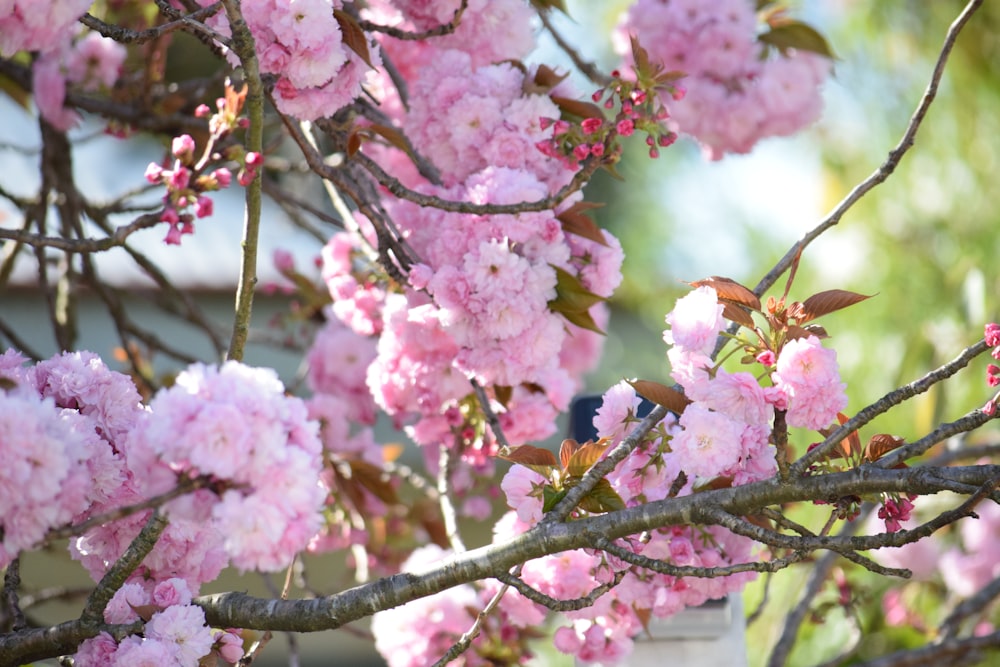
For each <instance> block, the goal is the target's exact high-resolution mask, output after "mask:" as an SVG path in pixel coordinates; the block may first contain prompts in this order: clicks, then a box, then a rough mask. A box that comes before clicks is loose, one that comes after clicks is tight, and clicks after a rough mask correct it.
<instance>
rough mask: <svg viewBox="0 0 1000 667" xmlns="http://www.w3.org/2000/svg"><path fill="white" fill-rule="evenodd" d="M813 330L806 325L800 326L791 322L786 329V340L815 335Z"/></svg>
mask: <svg viewBox="0 0 1000 667" xmlns="http://www.w3.org/2000/svg"><path fill="white" fill-rule="evenodd" d="M815 335H816V334H814V333H813V332H812V331H810V330H809V329H806V328H805V327H798V326H795V325H794V324H789V325H788V327H787V328H786V329H785V340H786V341H789V340H796V339H799V338H809V336H815Z"/></svg>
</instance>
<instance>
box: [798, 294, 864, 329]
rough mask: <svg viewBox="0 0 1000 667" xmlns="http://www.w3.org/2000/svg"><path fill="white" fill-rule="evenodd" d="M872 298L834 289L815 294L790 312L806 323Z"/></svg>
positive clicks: (800, 322) (799, 321) (800, 321)
mask: <svg viewBox="0 0 1000 667" xmlns="http://www.w3.org/2000/svg"><path fill="white" fill-rule="evenodd" d="M870 298H871V296H866V295H864V294H858V293H857V292H848V291H847V290H842V289H832V290H827V291H825V292H820V293H818V294H813V295H812V296H811V297H809V298H808V299H806V300H805V301H803V302H802V303H801V304H800V305H799V306H798V307H797V308H795V309H794V311H790V313H789V314H790V315H791V316H792V317H794V318H795V320H796V321H797V322H798V323H799V324H805V323H806V322H808V321H810V320H814V319H816V318H817V317H822V316H823V315H826V314H828V313H832V312H834V311H837V310H840V309H842V308H847V307H848V306H853V305H854V304H856V303H859V302H861V301H864V300H865V299H870Z"/></svg>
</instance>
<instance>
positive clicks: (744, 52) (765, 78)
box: [618, 0, 831, 159]
mask: <svg viewBox="0 0 1000 667" xmlns="http://www.w3.org/2000/svg"><path fill="white" fill-rule="evenodd" d="M776 29H779V30H780V27H778V28H776ZM758 35H759V31H758V25H757V17H756V15H755V5H754V3H753V2H751V1H750V0H725V2H716V3H704V2H698V1H697V0H669V1H668V0H637V2H635V3H634V4H633V5H632V6H631V7H630V8H629V10H628V12H627V13H626V15H625V16H624V17H623V19H622V22H621V24H620V25H619V28H618V48H619V50H620V51H621V52H622V53H623V54H626V53H628V52H629V49H628V45H629V40H628V37H629V36H634V37H636V38H638V41H639V42H640V44H642V46H643V47H645V48H646V50H647V51H648V52H649V56H650V58H651V59H652V60H655V61H657V62H659V63H661V64H662V65H663V66H664V67H665V68H666V69H667V70H673V71H677V72H680V73H683V74H684V78H683V79H682V80H681V82H680V83H681V85H682V86H683V88H684V90H685V94H684V95H683V99H682V100H678V101H676V102H675V101H674V99H664V100H663V101H664V104H666V105H667V107H668V108H669V110H670V114H671V118H672V122H673V124H674V125H675V127H676V129H677V131H679V132H682V133H685V134H688V135H691V136H692V137H694V138H695V139H697V140H698V142H699V143H701V145H702V147H703V149H704V151H705V153H706V155H708V156H710V157H711V158H712V159H719V158H721V157H722V156H723V155H724V154H725V153H730V152H731V153H746V152H748V151H749V150H750V149H751V148H752V147H753V146H754V145H755V144H756V143H757V142H758V141H760V140H761V139H764V138H766V137H771V136H785V135H789V134H792V133H794V132H796V131H798V130H800V129H802V128H803V127H805V126H806V125H808V124H809V123H812V122H813V121H815V120H816V119H817V118H818V117H819V114H820V111H821V109H822V98H821V96H820V86H821V85H822V83H823V81H824V80H825V79H826V77H827V76H828V74H829V72H830V69H831V62H830V59H829V58H826V57H824V56H820V55H817V54H816V53H809V52H807V51H802V50H799V51H796V50H795V49H787V50H786V52H785V53H782V54H781V55H780V56H779V57H770V58H763V59H762V58H761V57H760V53H761V49H762V47H763V44H762V43H761V42H760V41H759V40H758ZM674 97H679V96H674Z"/></svg>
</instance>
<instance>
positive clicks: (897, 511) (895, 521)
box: [878, 498, 913, 533]
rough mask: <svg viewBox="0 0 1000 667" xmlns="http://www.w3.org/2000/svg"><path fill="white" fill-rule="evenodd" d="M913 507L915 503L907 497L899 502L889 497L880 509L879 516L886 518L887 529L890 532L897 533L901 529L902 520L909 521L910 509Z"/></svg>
mask: <svg viewBox="0 0 1000 667" xmlns="http://www.w3.org/2000/svg"><path fill="white" fill-rule="evenodd" d="M912 509H913V503H911V502H910V501H909V500H907V499H906V498H902V499H900V500H899V502H896V501H895V500H893V499H892V498H887V499H886V500H885V502H884V503H883V504H882V507H880V508H879V510H878V518H880V519H883V520H885V529H886V530H887V531H889V532H890V533H895V532H896V531H898V530H900V529H901V528H902V526H900V522H901V521H908V520H909V519H910V511H911V510H912Z"/></svg>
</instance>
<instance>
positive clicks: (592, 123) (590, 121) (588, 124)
mask: <svg viewBox="0 0 1000 667" xmlns="http://www.w3.org/2000/svg"><path fill="white" fill-rule="evenodd" d="M603 124H604V121H603V120H601V119H600V118H584V119H583V122H582V123H580V127H581V128H582V129H583V133H584V134H593V133H594V132H597V131H598V130H600V129H601V126H602V125H603Z"/></svg>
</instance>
